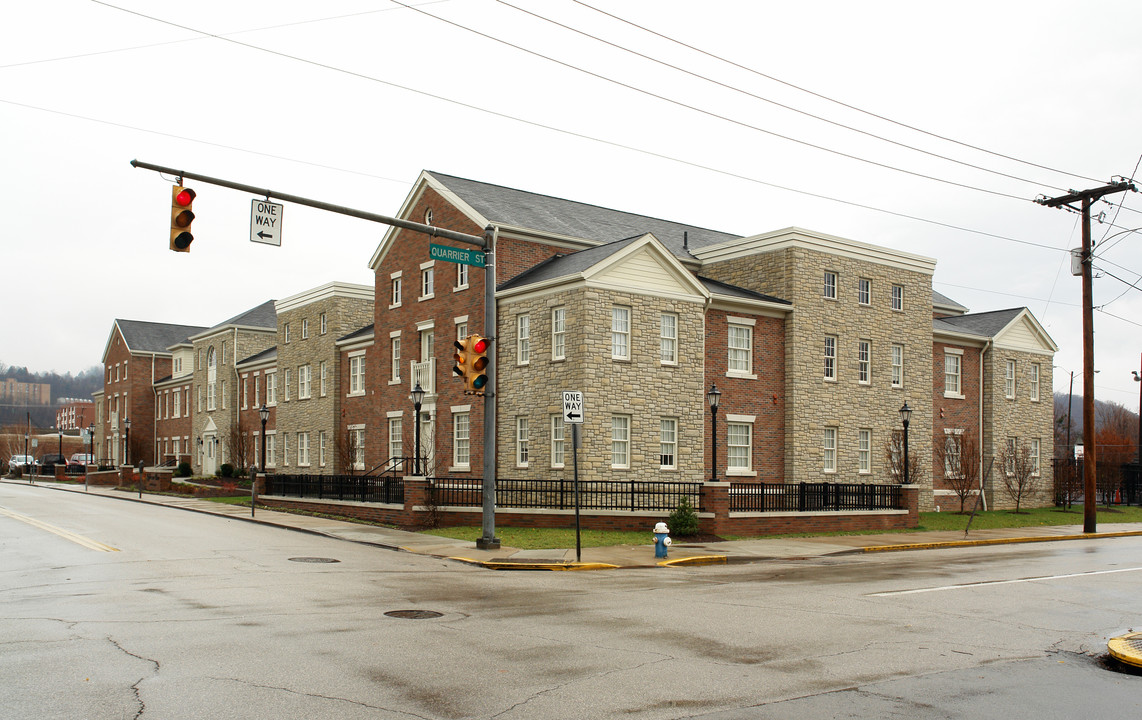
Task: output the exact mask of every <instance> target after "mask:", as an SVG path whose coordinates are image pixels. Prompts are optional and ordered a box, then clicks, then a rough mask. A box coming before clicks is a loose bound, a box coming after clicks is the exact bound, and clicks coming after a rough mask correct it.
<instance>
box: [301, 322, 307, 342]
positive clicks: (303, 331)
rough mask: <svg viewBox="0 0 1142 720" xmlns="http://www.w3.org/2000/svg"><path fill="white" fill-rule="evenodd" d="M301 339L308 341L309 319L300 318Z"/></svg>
mask: <svg viewBox="0 0 1142 720" xmlns="http://www.w3.org/2000/svg"><path fill="white" fill-rule="evenodd" d="M301 339H302V340H308V339H309V318H302V319H301Z"/></svg>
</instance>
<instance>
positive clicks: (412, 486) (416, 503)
mask: <svg viewBox="0 0 1142 720" xmlns="http://www.w3.org/2000/svg"><path fill="white" fill-rule="evenodd" d="M431 489H432V485H431V483H430V482H429V480H428V478H426V477H422V476H420V475H406V476H405V478H404V516H405V522H406V523H407V524H409V525H416V524H418V523H417V518H418V517H419V515H420V512H418V511H417V508H424V507H428V505H429V502H428V500H429V498H428V493H429V492H430V490H431Z"/></svg>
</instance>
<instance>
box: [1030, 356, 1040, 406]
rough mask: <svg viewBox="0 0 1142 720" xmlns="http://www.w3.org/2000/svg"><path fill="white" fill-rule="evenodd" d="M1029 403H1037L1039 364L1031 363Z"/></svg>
mask: <svg viewBox="0 0 1142 720" xmlns="http://www.w3.org/2000/svg"><path fill="white" fill-rule="evenodd" d="M1031 402H1039V363H1031Z"/></svg>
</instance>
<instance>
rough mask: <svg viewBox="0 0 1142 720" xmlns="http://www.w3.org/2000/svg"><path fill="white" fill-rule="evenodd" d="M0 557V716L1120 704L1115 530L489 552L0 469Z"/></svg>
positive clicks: (476, 714)
mask: <svg viewBox="0 0 1142 720" xmlns="http://www.w3.org/2000/svg"><path fill="white" fill-rule="evenodd" d="M0 558H2V560H0V678H3V681H2V682H0V717H13V718H16V717H18V718H33V717H34V718H68V719H69V720H70V719H73V718H115V719H118V718H468V717H472V718H503V719H504V720H514V719H520V720H522V719H524V718H527V719H528V720H535V719H538V720H543V719H547V718H619V717H637V718H653V719H657V718H689V717H700V718H718V719H719V720H722V719H728V718H784V717H797V718H818V717H819V718H834V717H841V718H843V717H854V718H864V717H869V718H872V717H892V716H908V717H922V718H927V717H932V718H960V717H963V718H975V717H997V716H1004V717H1006V718H1008V719H1009V720H1010V719H1014V718H1023V717H1026V718H1036V719H1039V720H1041V719H1043V718H1055V717H1058V718H1073V717H1080V716H1082V717H1087V716H1089V717H1110V716H1118V717H1138V716H1139V715H1140V714H1142V707H1140V703H1142V677H1139V676H1135V675H1126V674H1120V673H1114V672H1111V671H1109V670H1106V669H1104V668H1103V667H1101V666H1100V664H1099V660H1098V658H1099V657H1100V656H1102V655H1104V654H1105V650H1106V640H1107V638H1109V637H1111V636H1113V635H1117V634H1120V633H1122V632H1125V631H1127V630H1128V629H1130V628H1138V627H1139V626H1142V601H1140V600H1139V588H1140V587H1142V539H1139V538H1118V539H1106V540H1092V541H1082V542H1069V543H1045V544H1036V545H1033V546H1029V545H1016V546H999V547H986V548H966V549H962V550H940V551H928V552H910V553H889V554H880V555H869V556H845V557H833V558H816V559H805V560H791V561H780V562H775V561H770V562H764V563H757V564H748V565H729V566H703V567H692V568H686V567H682V568H647V569H628V570H616V571H603V572H588V573H528V572H494V571H488V570H484V569H481V568H475V567H471V566H467V565H464V564H460V563H455V562H449V561H446V560H441V559H437V558H431V557H425V556H420V555H414V554H409V553H399V552H393V551H386V550H380V549H377V548H370V547H366V546H361V545H357V544H353V543H346V542H341V541H336V540H331V539H328V538H322V537H314V536H310V535H304V534H299V533H294V532H289V531H285V530H280V529H275V528H268V527H263V526H258V525H253V524H250V523H245V522H242V521H239V520H233V519H226V518H219V517H213V516H205V515H200V514H196V513H189V512H182V511H178V510H174V509H170V508H163V507H154V506H148V505H140V504H136V503H130V502H123V501H116V500H110V499H107V498H96V497H91V496H83V495H77V494H72V493H60V492H51V491H46V490H42V489H38V488H34V487H25V486H20V485H8V484H0ZM300 559H310V560H312V559H323V560H336V561H337V562H313V561H309V562H305V561H299V560H300ZM393 611H395V612H397V613H401V612H402V611H414V612H413V613H412V614H413V615H415V616H423V615H425V614H431V613H439V616H438V617H412V618H409V617H393V616H389V615H386V613H389V612H393ZM405 614H406V615H407V614H409V613H405Z"/></svg>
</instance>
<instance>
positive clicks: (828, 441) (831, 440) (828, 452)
mask: <svg viewBox="0 0 1142 720" xmlns="http://www.w3.org/2000/svg"><path fill="white" fill-rule="evenodd" d="M822 449H823V450H824V460H823V468H822V469H823V470H824V471H825V472H826V473H835V472H836V471H837V429H836V428H835V427H827V428H825V433H824V437H823V439H822Z"/></svg>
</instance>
